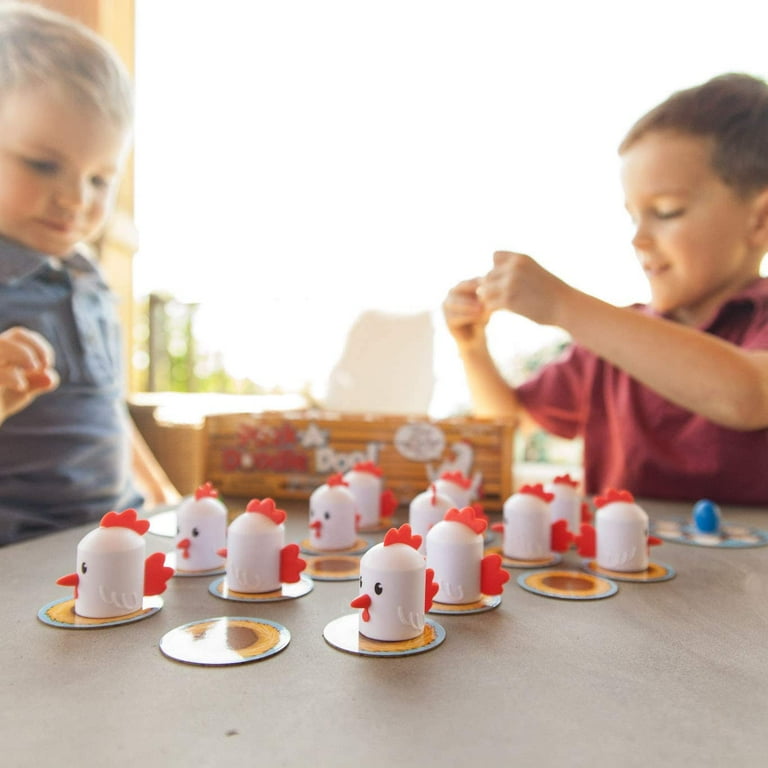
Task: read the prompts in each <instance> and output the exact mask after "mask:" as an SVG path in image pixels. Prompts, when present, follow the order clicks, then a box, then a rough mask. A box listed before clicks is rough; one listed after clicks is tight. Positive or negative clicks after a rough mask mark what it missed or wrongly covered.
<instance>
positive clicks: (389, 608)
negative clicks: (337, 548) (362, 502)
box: [350, 523, 438, 642]
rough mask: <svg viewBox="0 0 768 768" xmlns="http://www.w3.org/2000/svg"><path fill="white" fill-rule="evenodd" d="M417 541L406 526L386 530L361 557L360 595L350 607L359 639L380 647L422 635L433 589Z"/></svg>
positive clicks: (430, 574) (429, 569)
mask: <svg viewBox="0 0 768 768" xmlns="http://www.w3.org/2000/svg"><path fill="white" fill-rule="evenodd" d="M420 545H421V537H420V536H414V535H413V533H412V531H411V526H410V525H408V523H404V524H403V525H401V526H400V528H390V529H389V531H387V533H386V535H385V536H384V541H383V542H382V543H381V544H377V545H376V546H374V547H372V548H371V549H369V550H368V551H367V552H366V553H365V554H364V555H363V557H362V558H360V590H361V591H360V594H359V595H358V596H357V597H356V598H355V599H354V600H353V601H352V602H351V603H350V605H351V606H352V607H353V608H361V609H362V610H361V611H360V618H359V621H358V624H359V631H360V634H361V635H365V637H368V638H370V639H372V640H382V641H385V642H389V641H397V640H410V639H412V638H415V637H418V636H419V635H420V634H421V633H422V632H423V631H424V623H425V617H424V614H425V613H426V612H427V611H428V610H429V609H430V607H431V606H432V600H433V598H434V596H435V593H436V592H437V590H438V585H437V584H435V583H434V581H433V575H434V574H433V572H432V569H431V568H427V567H426V563H425V561H424V556H423V555H421V554H419V551H418V550H419V546H420Z"/></svg>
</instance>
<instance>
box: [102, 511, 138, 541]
mask: <svg viewBox="0 0 768 768" xmlns="http://www.w3.org/2000/svg"><path fill="white" fill-rule="evenodd" d="M99 527H100V528H129V529H130V530H132V531H136V533H138V534H139V535H140V536H143V535H144V534H145V533H146V532H147V531H148V530H149V520H139V516H138V514H137V513H136V510H135V509H126V510H124V511H123V512H115V511H112V512H107V514H106V515H104V517H102V518H101V522H100V523H99Z"/></svg>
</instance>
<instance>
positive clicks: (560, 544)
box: [550, 520, 573, 552]
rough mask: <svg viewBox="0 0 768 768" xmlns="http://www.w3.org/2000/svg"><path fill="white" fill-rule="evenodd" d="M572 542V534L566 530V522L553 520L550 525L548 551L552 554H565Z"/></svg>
mask: <svg viewBox="0 0 768 768" xmlns="http://www.w3.org/2000/svg"><path fill="white" fill-rule="evenodd" d="M572 542H573V534H572V533H571V532H570V531H569V530H568V521H567V520H555V522H554V523H552V539H551V542H550V549H551V550H552V551H553V552H565V551H566V550H567V549H568V547H570V546H571V543H572Z"/></svg>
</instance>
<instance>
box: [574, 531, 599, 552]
mask: <svg viewBox="0 0 768 768" xmlns="http://www.w3.org/2000/svg"><path fill="white" fill-rule="evenodd" d="M573 540H574V543H575V544H576V549H577V551H578V553H579V554H580V555H581V556H582V557H594V556H595V555H596V554H597V535H596V531H595V529H594V527H593V526H591V525H587V524H586V523H582V524H581V533H579V534H578V535H576V536H574V537H573Z"/></svg>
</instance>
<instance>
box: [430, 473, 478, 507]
mask: <svg viewBox="0 0 768 768" xmlns="http://www.w3.org/2000/svg"><path fill="white" fill-rule="evenodd" d="M435 488H437V492H438V493H440V494H443V495H444V496H447V497H448V498H449V499H453V506H455V507H456V508H457V509H463V508H464V507H470V506H472V499H473V496H474V492H473V490H472V486H470V487H469V488H462V487H461V486H460V485H459V484H458V483H454V482H453V481H451V480H445V479H444V478H440V479H438V480H435Z"/></svg>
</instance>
